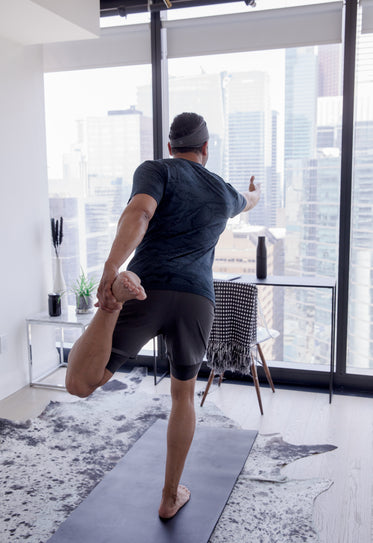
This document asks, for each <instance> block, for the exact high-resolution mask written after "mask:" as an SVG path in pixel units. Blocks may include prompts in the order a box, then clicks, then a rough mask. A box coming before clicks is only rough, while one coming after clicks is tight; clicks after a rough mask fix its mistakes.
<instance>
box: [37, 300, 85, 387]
mask: <svg viewBox="0 0 373 543" xmlns="http://www.w3.org/2000/svg"><path fill="white" fill-rule="evenodd" d="M93 315H94V313H85V314H77V313H76V312H75V307H74V306H69V307H68V311H66V312H63V313H62V314H61V315H60V316H59V317H50V316H49V313H48V312H47V311H43V312H41V313H37V314H36V315H33V316H31V317H28V318H27V319H26V329H27V344H28V360H29V381H30V386H34V387H39V388H51V389H56V390H66V388H65V385H64V384H49V383H43V382H42V381H43V380H44V379H46V377H48V376H49V375H51V374H52V373H54V372H55V371H57V370H58V369H59V368H62V367H66V365H67V364H66V363H65V362H64V353H63V350H64V330H65V328H76V329H78V330H79V331H80V333H81V334H82V333H83V332H84V330H85V329H86V328H87V326H88V324H89V323H90V322H91V319H92V317H93ZM33 326H51V327H53V328H57V329H58V330H59V331H60V341H59V361H58V364H57V365H56V366H55V367H54V368H53V369H51V370H49V371H47V372H46V373H44V374H42V375H40V376H38V377H36V378H35V377H34V365H35V360H34V359H33V353H32V327H33Z"/></svg>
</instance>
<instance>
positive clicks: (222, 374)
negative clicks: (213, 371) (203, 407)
mask: <svg viewBox="0 0 373 543" xmlns="http://www.w3.org/2000/svg"><path fill="white" fill-rule="evenodd" d="M223 377H224V371H223V372H222V373H221V374H220V377H219V383H218V386H220V385H221V384H222V382H223Z"/></svg>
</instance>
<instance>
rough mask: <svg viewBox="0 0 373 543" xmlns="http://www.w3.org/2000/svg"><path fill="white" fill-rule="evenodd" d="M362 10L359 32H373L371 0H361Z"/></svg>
mask: <svg viewBox="0 0 373 543" xmlns="http://www.w3.org/2000/svg"><path fill="white" fill-rule="evenodd" d="M361 7H362V10H363V14H362V22H361V32H362V33H363V34H369V33H370V32H373V0H361Z"/></svg>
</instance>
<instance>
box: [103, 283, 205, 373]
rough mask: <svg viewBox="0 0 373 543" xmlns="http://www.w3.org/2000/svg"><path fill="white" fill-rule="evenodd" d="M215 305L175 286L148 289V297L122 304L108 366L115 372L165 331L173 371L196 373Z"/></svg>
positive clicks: (202, 354)
mask: <svg viewBox="0 0 373 543" xmlns="http://www.w3.org/2000/svg"><path fill="white" fill-rule="evenodd" d="M213 319H214V305H213V303H212V301H211V300H209V299H208V298H205V297H204V296H199V295H197V294H191V293H189V292H177V291H172V290H150V291H147V298H146V300H143V301H140V300H129V301H128V302H126V303H125V304H124V305H123V308H122V310H121V312H120V315H119V318H118V322H117V324H116V327H115V330H114V334H113V347H112V352H111V357H110V360H109V362H108V363H107V366H106V367H107V369H108V370H109V371H111V372H112V373H114V372H115V371H116V370H117V369H118V368H120V366H122V364H124V363H125V362H126V360H128V359H129V358H134V357H135V356H136V355H137V353H138V352H139V351H140V350H141V349H142V347H143V346H144V345H145V344H146V343H147V342H148V341H149V340H150V339H152V338H153V337H155V336H158V335H160V334H161V335H163V336H164V339H165V341H166V346H167V357H168V359H169V362H170V367H171V375H173V376H174V377H176V379H180V380H182V381H186V380H188V379H192V378H193V377H195V376H196V375H197V373H198V371H199V369H200V367H201V364H202V360H203V356H204V354H205V352H206V347H207V341H208V338H209V335H210V331H211V326H212V321H213Z"/></svg>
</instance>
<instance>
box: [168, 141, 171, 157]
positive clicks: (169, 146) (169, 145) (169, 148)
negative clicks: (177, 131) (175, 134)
mask: <svg viewBox="0 0 373 543" xmlns="http://www.w3.org/2000/svg"><path fill="white" fill-rule="evenodd" d="M167 147H168V152H169V153H170V155H171V156H172V151H171V143H170V142H168V143H167Z"/></svg>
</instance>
